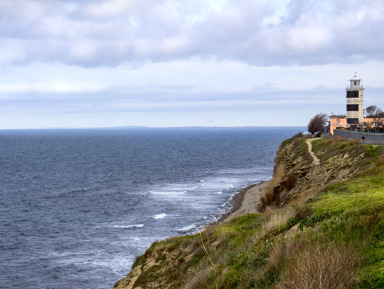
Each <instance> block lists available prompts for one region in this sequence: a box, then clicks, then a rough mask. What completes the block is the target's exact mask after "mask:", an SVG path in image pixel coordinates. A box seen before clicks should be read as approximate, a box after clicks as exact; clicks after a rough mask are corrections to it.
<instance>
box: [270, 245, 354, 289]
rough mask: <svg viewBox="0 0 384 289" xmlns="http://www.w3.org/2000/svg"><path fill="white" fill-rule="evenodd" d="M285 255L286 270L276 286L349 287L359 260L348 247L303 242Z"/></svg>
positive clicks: (308, 288) (318, 288)
mask: <svg viewBox="0 0 384 289" xmlns="http://www.w3.org/2000/svg"><path fill="white" fill-rule="evenodd" d="M293 251H294V253H293V254H291V256H287V260H286V262H287V264H286V270H285V271H283V273H282V274H281V279H280V283H279V284H278V286H277V288H306V289H332V288H349V287H351V286H352V285H353V283H354V282H355V269H356V268H357V266H358V265H359V264H360V262H361V259H360V258H359V257H358V256H357V255H356V253H355V249H354V248H353V247H352V246H347V245H344V246H341V245H339V246H336V245H333V244H331V245H327V246H326V245H323V244H321V243H320V242H314V241H312V242H307V243H306V244H305V245H304V248H300V249H298V250H293Z"/></svg>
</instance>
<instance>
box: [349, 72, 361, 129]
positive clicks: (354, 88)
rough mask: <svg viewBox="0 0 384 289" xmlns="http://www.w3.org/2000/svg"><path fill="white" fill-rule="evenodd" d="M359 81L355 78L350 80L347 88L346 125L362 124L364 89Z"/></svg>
mask: <svg viewBox="0 0 384 289" xmlns="http://www.w3.org/2000/svg"><path fill="white" fill-rule="evenodd" d="M360 82H361V79H360V78H358V77H357V76H356V72H355V75H354V77H353V78H352V79H351V80H350V85H349V87H347V124H349V125H362V124H363V122H364V87H363V86H362V85H360Z"/></svg>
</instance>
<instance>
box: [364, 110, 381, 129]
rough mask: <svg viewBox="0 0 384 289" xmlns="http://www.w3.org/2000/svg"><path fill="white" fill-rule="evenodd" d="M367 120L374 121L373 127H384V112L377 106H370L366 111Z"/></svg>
mask: <svg viewBox="0 0 384 289" xmlns="http://www.w3.org/2000/svg"><path fill="white" fill-rule="evenodd" d="M364 114H365V117H366V118H372V119H373V125H375V126H382V125H383V124H384V112H383V111H382V110H381V109H380V108H379V107H377V106H376V105H371V106H368V107H367V108H366V109H364Z"/></svg>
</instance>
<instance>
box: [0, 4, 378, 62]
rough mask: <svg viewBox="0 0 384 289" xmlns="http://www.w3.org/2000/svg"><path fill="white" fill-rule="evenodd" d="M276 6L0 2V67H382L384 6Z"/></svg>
mask: <svg viewBox="0 0 384 289" xmlns="http://www.w3.org/2000/svg"><path fill="white" fill-rule="evenodd" d="M284 2H286V1H283V2H281V3H284ZM212 3H214V4H212ZM281 6H282V5H277V4H276V5H273V4H268V1H253V0H241V1H234V0H227V1H224V0H223V1H215V2H208V1H203V0H200V1H196V0H193V1H192V0H183V1H181V0H161V1H160V0H157V1H155V0H148V1H138V0H98V1H75V0H72V1H62V0H57V1H43V0H29V1H27V0H12V1H11V0H3V1H2V2H1V3H0V11H1V12H0V17H1V20H2V25H1V28H0V41H1V43H3V44H4V45H2V46H1V47H0V55H2V58H1V61H2V63H8V64H12V63H19V64H21V63H24V64H27V63H33V62H47V63H49V62H52V61H55V62H62V63H68V64H71V65H80V66H93V67H95V66H116V65H120V64H123V63H130V62H133V63H140V62H141V63H142V62H145V61H153V62H158V61H164V60H176V59H189V58H191V57H200V58H207V57H208V58H210V57H214V58H217V59H229V60H238V61H243V62H245V63H249V64H251V65H260V64H261V65H291V64H304V65H308V64H311V63H332V62H348V61H350V60H351V59H352V60H356V59H357V60H361V61H363V60H364V61H365V60H369V59H383V57H384V55H383V51H384V37H383V36H384V31H383V29H382V27H383V26H384V16H383V15H384V2H382V1H378V0H370V1H365V2H361V1H351V0H339V1H332V0H326V1H315V0H306V1H297V0H295V1H291V2H289V5H288V6H286V7H281ZM276 9H278V10H276ZM10 51H12V53H10Z"/></svg>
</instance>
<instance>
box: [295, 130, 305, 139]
mask: <svg viewBox="0 0 384 289" xmlns="http://www.w3.org/2000/svg"><path fill="white" fill-rule="evenodd" d="M303 136H304V134H303V133H302V132H301V131H299V132H298V133H297V134H295V135H294V136H293V138H298V137H303Z"/></svg>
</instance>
